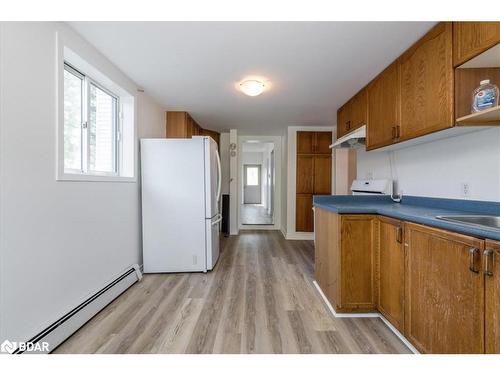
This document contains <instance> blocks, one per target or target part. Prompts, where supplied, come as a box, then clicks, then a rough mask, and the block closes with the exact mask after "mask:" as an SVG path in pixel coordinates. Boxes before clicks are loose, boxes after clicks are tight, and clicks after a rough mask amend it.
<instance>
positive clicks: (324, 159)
mask: <svg viewBox="0 0 500 375" xmlns="http://www.w3.org/2000/svg"><path fill="white" fill-rule="evenodd" d="M331 191H332V157H331V156H330V155H315V156H314V189H313V192H314V194H317V195H329V194H331Z"/></svg>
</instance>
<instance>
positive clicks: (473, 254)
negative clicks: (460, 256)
mask: <svg viewBox="0 0 500 375" xmlns="http://www.w3.org/2000/svg"><path fill="white" fill-rule="evenodd" d="M476 254H479V249H476V248H472V249H470V250H469V270H470V271H472V272H474V273H479V270H478V269H476Z"/></svg>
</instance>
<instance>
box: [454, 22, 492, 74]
mask: <svg viewBox="0 0 500 375" xmlns="http://www.w3.org/2000/svg"><path fill="white" fill-rule="evenodd" d="M497 43H500V22H453V65H454V66H458V65H460V64H463V63H464V62H466V61H467V60H470V59H471V58H473V57H475V56H477V55H479V54H481V53H482V52H484V51H486V50H487V49H488V48H491V47H493V46H494V45H496V44H497Z"/></svg>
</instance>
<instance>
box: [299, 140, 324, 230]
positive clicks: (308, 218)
mask: <svg viewBox="0 0 500 375" xmlns="http://www.w3.org/2000/svg"><path fill="white" fill-rule="evenodd" d="M331 143H332V133H331V132H307V131H299V132H297V173H296V200H295V203H296V204H295V231H296V232H313V231H314V218H313V212H312V207H313V204H312V199H313V195H329V194H331V191H332V190H331V186H332V153H331V150H330V148H329V146H330V144H331Z"/></svg>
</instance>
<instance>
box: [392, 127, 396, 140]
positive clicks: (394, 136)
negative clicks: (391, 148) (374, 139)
mask: <svg viewBox="0 0 500 375" xmlns="http://www.w3.org/2000/svg"><path fill="white" fill-rule="evenodd" d="M392 139H393V140H394V139H396V127H395V126H393V127H392Z"/></svg>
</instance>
